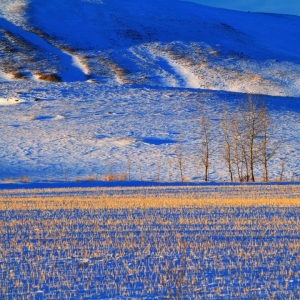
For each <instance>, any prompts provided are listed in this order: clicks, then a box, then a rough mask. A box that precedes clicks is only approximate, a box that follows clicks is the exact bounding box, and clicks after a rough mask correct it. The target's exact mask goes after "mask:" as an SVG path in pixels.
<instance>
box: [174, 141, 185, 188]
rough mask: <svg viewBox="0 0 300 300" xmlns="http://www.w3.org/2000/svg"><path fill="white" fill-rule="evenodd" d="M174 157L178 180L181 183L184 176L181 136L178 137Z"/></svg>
mask: <svg viewBox="0 0 300 300" xmlns="http://www.w3.org/2000/svg"><path fill="white" fill-rule="evenodd" d="M175 156H176V159H177V163H178V168H179V172H180V179H181V182H184V174H183V169H184V160H183V144H182V136H181V135H180V137H179V141H178V143H177V147H176V150H175Z"/></svg>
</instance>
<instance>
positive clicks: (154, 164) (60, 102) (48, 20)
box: [0, 0, 300, 181]
mask: <svg viewBox="0 0 300 300" xmlns="http://www.w3.org/2000/svg"><path fill="white" fill-rule="evenodd" d="M299 36H300V18H299V17H293V16H280V15H271V14H254V13H244V12H235V11H230V10H223V9H216V8H209V7H205V6H201V5H197V4H194V3H188V2H183V1H179V0H122V1H120V0H63V1H62V0H51V1H44V0H30V1H29V0H28V1H27V0H2V1H1V2H0V181H5V180H7V179H10V178H20V177H22V176H23V175H26V176H29V177H30V179H31V180H34V181H38V180H62V179H64V180H75V179H76V178H81V179H87V178H89V179H94V178H95V176H94V175H95V174H96V175H97V176H98V177H97V178H98V179H99V176H101V175H107V174H108V173H111V172H113V173H116V174H120V173H126V174H127V175H128V174H129V173H130V177H131V178H130V179H134V180H180V174H179V168H178V157H177V156H178V155H177V154H178V151H179V150H180V151H181V150H182V152H183V156H184V158H183V163H184V175H185V177H187V178H190V179H191V180H202V179H203V166H202V165H201V160H200V159H199V143H200V142H199V140H200V138H201V136H200V134H199V122H198V121H197V120H198V119H199V116H200V113H199V103H200V102H201V103H203V102H205V103H206V105H207V113H208V114H209V115H210V116H211V118H212V119H213V124H214V128H215V129H216V132H215V134H216V135H215V136H216V139H215V142H214V148H216V151H215V152H214V155H213V159H212V165H211V174H210V178H211V179H213V180H228V175H227V172H226V165H225V164H224V161H223V160H222V149H220V144H219V140H220V138H221V137H220V134H219V133H220V132H219V126H220V123H219V119H220V113H221V111H222V107H223V104H224V103H226V104H227V105H228V107H229V109H234V107H235V106H236V104H237V103H238V101H240V100H241V99H244V98H245V97H247V95H245V93H259V94H265V95H269V97H267V103H268V106H269V107H270V110H271V116H272V118H273V119H274V120H277V131H276V136H275V137H276V138H277V137H278V138H280V139H283V140H284V143H283V144H282V145H281V147H280V151H279V152H278V155H277V156H275V157H274V158H273V159H272V160H271V161H270V177H271V178H272V179H276V178H278V177H279V174H280V171H281V170H280V168H281V166H282V161H283V159H284V162H285V176H286V178H292V177H293V176H294V175H295V176H300V172H299V166H300V155H299V153H300V146H299V145H300V125H299V124H300V100H299V97H300V43H299ZM49 74H55V75H57V76H59V77H53V78H54V79H57V80H58V79H59V78H61V79H62V81H63V82H59V83H53V82H44V81H43V80H44V79H42V78H45V76H46V75H49ZM46 78H47V76H46ZM51 78H52V77H51ZM232 92H238V93H232ZM176 153H177V154H176ZM176 155H177V156H176ZM91 176H92V177H91ZM257 176H258V178H261V176H262V172H261V170H258V173H257Z"/></svg>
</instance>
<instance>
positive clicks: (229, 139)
mask: <svg viewBox="0 0 300 300" xmlns="http://www.w3.org/2000/svg"><path fill="white" fill-rule="evenodd" d="M221 117H222V116H221ZM220 125H221V131H222V133H223V149H224V152H222V157H223V159H224V160H225V162H226V164H227V167H228V172H229V177H230V181H231V182H232V181H233V170H232V163H233V151H234V144H233V139H234V137H233V122H232V119H231V117H230V116H229V112H228V107H227V105H224V107H223V119H222V121H221V124H220Z"/></svg>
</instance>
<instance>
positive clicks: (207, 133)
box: [200, 103, 213, 181]
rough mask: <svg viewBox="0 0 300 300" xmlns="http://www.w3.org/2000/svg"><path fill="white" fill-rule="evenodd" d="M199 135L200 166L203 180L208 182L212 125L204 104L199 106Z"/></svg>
mask: <svg viewBox="0 0 300 300" xmlns="http://www.w3.org/2000/svg"><path fill="white" fill-rule="evenodd" d="M200 113H201V116H200V134H201V139H200V140H201V142H200V153H201V154H200V157H201V161H202V164H203V166H204V180H205V181H208V180H209V168H210V160H211V155H212V154H213V148H212V139H213V134H212V124H211V118H210V116H209V113H208V112H207V109H206V106H205V104H204V103H202V104H201V106H200Z"/></svg>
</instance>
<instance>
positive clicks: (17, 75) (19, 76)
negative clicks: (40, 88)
mask: <svg viewBox="0 0 300 300" xmlns="http://www.w3.org/2000/svg"><path fill="white" fill-rule="evenodd" d="M12 76H13V77H14V78H15V79H25V78H27V76H26V75H25V74H23V73H22V72H12Z"/></svg>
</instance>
